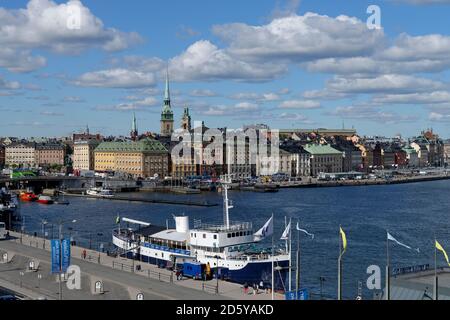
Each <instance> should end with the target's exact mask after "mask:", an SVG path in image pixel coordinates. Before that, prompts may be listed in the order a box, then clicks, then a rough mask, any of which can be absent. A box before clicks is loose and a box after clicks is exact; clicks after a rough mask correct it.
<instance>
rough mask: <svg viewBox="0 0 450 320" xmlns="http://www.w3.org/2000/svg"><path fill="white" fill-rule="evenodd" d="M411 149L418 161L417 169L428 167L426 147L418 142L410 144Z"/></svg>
mask: <svg viewBox="0 0 450 320" xmlns="http://www.w3.org/2000/svg"><path fill="white" fill-rule="evenodd" d="M411 147H412V148H413V149H414V150H415V151H416V152H417V156H418V159H419V164H418V167H427V166H428V165H429V161H428V159H429V157H428V149H427V146H426V145H425V144H421V143H420V144H419V143H418V142H412V143H411Z"/></svg>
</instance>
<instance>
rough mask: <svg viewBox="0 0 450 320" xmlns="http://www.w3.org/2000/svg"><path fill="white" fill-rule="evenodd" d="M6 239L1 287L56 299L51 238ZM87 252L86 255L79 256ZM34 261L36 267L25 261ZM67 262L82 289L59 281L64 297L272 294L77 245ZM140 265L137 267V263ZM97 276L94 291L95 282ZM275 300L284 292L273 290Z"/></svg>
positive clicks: (1, 245)
mask: <svg viewBox="0 0 450 320" xmlns="http://www.w3.org/2000/svg"><path fill="white" fill-rule="evenodd" d="M10 235H11V238H10V239H8V240H3V241H0V258H2V257H3V255H4V254H5V253H7V255H8V261H7V262H4V261H2V262H1V263H0V289H1V288H5V289H7V290H8V291H12V292H15V293H17V295H19V296H23V297H25V299H27V300H37V299H39V300H41V299H46V300H58V299H59V293H60V292H59V282H58V281H57V275H52V274H51V273H50V241H49V240H46V239H42V238H39V237H33V236H29V235H22V234H20V233H17V232H12V231H10ZM83 250H86V251H87V255H86V259H83V258H82V252H83ZM30 261H34V262H35V264H36V266H37V270H34V271H30V270H28V266H29V263H30ZM71 265H76V266H78V267H79V268H80V271H81V288H80V289H79V290H77V289H74V290H69V289H68V288H67V286H66V283H65V282H64V280H63V282H64V283H63V285H62V299H63V300H136V299H137V294H138V293H141V294H143V296H144V300H200V301H205V300H248V301H252V300H270V299H271V294H266V293H264V292H260V293H259V294H257V295H253V294H244V293H243V289H242V286H241V285H239V284H235V283H230V282H226V281H222V280H220V281H219V282H218V289H217V287H216V286H217V282H216V280H210V281H195V280H192V279H187V278H185V279H183V280H177V279H176V276H175V274H174V273H173V272H172V271H170V270H166V269H161V268H158V267H157V266H154V265H151V264H147V263H142V262H140V261H136V260H130V259H126V258H122V257H117V258H114V257H110V256H108V255H106V254H105V253H101V252H97V251H93V250H88V249H85V248H82V247H78V246H72V247H71ZM138 265H139V268H136V267H137V266H138ZM97 281H101V282H102V284H103V290H102V293H101V294H98V293H96V292H95V290H93V287H95V286H94V284H95V283H96V282H97ZM275 298H276V299H277V300H284V295H282V294H278V293H277V294H276V295H275Z"/></svg>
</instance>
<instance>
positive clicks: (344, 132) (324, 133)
mask: <svg viewBox="0 0 450 320" xmlns="http://www.w3.org/2000/svg"><path fill="white" fill-rule="evenodd" d="M312 133H313V134H316V135H319V136H321V137H333V136H334V137H336V136H341V137H352V136H354V135H356V130H355V129H323V128H318V129H281V130H280V139H284V138H291V137H292V136H293V135H297V136H299V135H303V134H308V135H309V134H312Z"/></svg>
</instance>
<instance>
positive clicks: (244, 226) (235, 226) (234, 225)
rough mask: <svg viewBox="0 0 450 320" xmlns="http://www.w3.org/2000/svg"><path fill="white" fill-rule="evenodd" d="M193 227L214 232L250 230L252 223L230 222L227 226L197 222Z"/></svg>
mask: <svg viewBox="0 0 450 320" xmlns="http://www.w3.org/2000/svg"><path fill="white" fill-rule="evenodd" d="M194 229H197V230H208V231H214V232H229V231H247V230H252V229H253V225H252V223H251V222H231V223H230V225H229V226H226V225H223V224H213V223H201V222H199V223H197V224H196V225H194Z"/></svg>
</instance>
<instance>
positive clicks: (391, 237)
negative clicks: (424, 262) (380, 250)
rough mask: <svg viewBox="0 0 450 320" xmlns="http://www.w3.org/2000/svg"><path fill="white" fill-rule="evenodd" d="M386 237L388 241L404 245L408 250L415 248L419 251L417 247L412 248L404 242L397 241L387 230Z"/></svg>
mask: <svg viewBox="0 0 450 320" xmlns="http://www.w3.org/2000/svg"><path fill="white" fill-rule="evenodd" d="M387 239H388V240H389V241H392V242H395V243H396V244H398V245H399V246H402V247H404V248H406V249H409V250H415V251H417V252H420V250H419V248H417V249H413V248H411V247H410V246H407V245H406V244H404V243H401V242H400V241H398V240H397V239H395V238H394V237H393V236H392V235H391V234H390V233H389V232H388V233H387Z"/></svg>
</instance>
